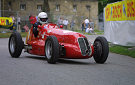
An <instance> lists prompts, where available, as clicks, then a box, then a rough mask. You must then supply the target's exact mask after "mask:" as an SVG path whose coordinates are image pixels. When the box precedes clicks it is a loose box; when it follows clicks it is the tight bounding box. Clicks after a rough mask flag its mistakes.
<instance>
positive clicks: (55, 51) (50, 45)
mask: <svg viewBox="0 0 135 85" xmlns="http://www.w3.org/2000/svg"><path fill="white" fill-rule="evenodd" d="M45 55H46V58H47V62H48V63H51V64H54V63H56V62H57V60H58V58H59V56H60V55H59V43H58V40H57V38H56V37H55V36H49V37H47V40H46V42H45Z"/></svg>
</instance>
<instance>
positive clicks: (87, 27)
mask: <svg viewBox="0 0 135 85" xmlns="http://www.w3.org/2000/svg"><path fill="white" fill-rule="evenodd" d="M81 28H82V32H83V31H85V32H86V33H94V22H92V20H91V19H90V20H89V19H88V18H86V19H85V20H84V21H83V22H82V27H81Z"/></svg>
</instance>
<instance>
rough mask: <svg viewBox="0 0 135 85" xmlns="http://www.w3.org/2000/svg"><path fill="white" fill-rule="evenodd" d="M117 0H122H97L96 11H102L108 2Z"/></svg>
mask: <svg viewBox="0 0 135 85" xmlns="http://www.w3.org/2000/svg"><path fill="white" fill-rule="evenodd" d="M117 1H122V0H98V13H99V14H100V13H102V12H103V9H104V7H105V6H106V5H107V4H109V3H113V2H117Z"/></svg>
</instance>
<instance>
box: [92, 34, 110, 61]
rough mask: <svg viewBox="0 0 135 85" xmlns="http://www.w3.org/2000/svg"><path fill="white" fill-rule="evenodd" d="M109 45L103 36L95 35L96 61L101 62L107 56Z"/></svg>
mask: <svg viewBox="0 0 135 85" xmlns="http://www.w3.org/2000/svg"><path fill="white" fill-rule="evenodd" d="M108 54H109V47H108V42H107V40H106V38H105V37H101V36H100V37H97V38H96V39H95V41H94V55H93V57H94V60H95V61H96V63H100V64H103V63H104V62H105V61H106V60H107V57H108Z"/></svg>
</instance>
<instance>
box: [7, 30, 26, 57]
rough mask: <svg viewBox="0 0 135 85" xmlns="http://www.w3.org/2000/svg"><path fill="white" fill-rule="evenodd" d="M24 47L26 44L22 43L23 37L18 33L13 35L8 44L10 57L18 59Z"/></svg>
mask: <svg viewBox="0 0 135 85" xmlns="http://www.w3.org/2000/svg"><path fill="white" fill-rule="evenodd" d="M23 46H24V43H23V41H22V37H21V35H20V34H19V33H18V32H14V33H12V34H11V36H10V38H9V43H8V49H9V53H10V55H11V56H12V57H13V58H18V57H19V56H20V55H21V53H22V49H23Z"/></svg>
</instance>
